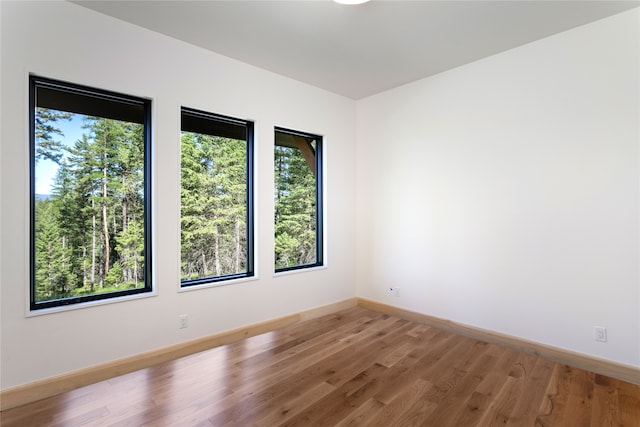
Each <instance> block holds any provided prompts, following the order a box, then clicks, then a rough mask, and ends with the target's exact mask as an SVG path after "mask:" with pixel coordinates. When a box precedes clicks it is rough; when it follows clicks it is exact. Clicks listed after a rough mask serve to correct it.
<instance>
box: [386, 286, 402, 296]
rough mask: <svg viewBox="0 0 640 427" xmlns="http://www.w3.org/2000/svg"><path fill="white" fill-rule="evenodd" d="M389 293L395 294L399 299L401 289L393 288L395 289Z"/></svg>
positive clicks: (391, 289)
mask: <svg viewBox="0 0 640 427" xmlns="http://www.w3.org/2000/svg"><path fill="white" fill-rule="evenodd" d="M389 292H393V294H394V295H395V296H396V297H399V296H400V287H397V286H393V287H391V288H389Z"/></svg>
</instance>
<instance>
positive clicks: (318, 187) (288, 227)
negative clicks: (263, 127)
mask: <svg viewBox="0 0 640 427" xmlns="http://www.w3.org/2000/svg"><path fill="white" fill-rule="evenodd" d="M274 154H275V156H274V176H275V183H274V190H275V195H274V197H275V269H276V272H281V271H287V270H295V269H301V268H308V267H316V266H320V265H322V264H323V246H322V137H320V136H317V135H311V134H307V133H301V132H296V131H291V130H286V129H281V128H276V130H275V153H274Z"/></svg>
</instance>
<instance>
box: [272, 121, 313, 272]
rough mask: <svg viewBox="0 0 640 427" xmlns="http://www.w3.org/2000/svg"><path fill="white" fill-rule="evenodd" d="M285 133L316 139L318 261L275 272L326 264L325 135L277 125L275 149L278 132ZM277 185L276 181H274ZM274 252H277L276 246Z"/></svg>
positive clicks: (276, 269) (275, 141) (281, 268)
mask: <svg viewBox="0 0 640 427" xmlns="http://www.w3.org/2000/svg"><path fill="white" fill-rule="evenodd" d="M278 132H280V133H284V134H288V135H291V136H298V137H302V138H305V139H306V140H308V141H315V142H316V148H315V168H316V188H315V196H316V261H315V262H313V263H306V264H298V265H292V266H287V267H279V268H275V266H274V269H275V273H284V272H287V271H295V270H304V269H310V268H315V267H322V266H324V245H325V243H324V209H323V207H324V200H323V179H324V177H323V171H324V169H323V167H322V165H323V156H324V145H323V142H324V140H323V137H322V135H318V134H313V133H309V132H303V131H298V130H293V129H288V128H284V127H279V126H276V127H274V133H273V134H274V150H275V147H276V146H278V145H280V144H278V143H277V136H276V134H277V133H278ZM274 185H275V181H274ZM274 226H275V218H274ZM274 254H275V246H274Z"/></svg>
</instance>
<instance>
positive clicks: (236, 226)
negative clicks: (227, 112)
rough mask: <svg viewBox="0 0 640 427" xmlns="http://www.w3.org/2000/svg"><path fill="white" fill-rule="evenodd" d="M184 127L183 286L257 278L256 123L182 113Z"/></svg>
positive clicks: (187, 111) (185, 110) (182, 158)
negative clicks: (253, 165)
mask: <svg viewBox="0 0 640 427" xmlns="http://www.w3.org/2000/svg"><path fill="white" fill-rule="evenodd" d="M182 129H183V132H182V141H181V162H182V175H181V194H180V213H181V243H180V244H181V279H182V284H183V286H188V285H195V284H201V283H208V282H213V281H219V280H224V279H232V278H238V277H246V276H250V275H253V262H252V259H253V257H252V236H253V230H252V222H251V216H252V215H251V212H250V209H251V204H250V200H251V191H250V178H249V177H250V173H249V172H250V165H251V162H250V148H251V138H250V131H251V125H250V124H248V123H246V122H240V121H237V122H227V121H226V120H225V119H223V118H222V117H220V116H215V115H212V114H208V113H203V112H198V111H195V110H188V109H183V114H182ZM187 130H188V131H187Z"/></svg>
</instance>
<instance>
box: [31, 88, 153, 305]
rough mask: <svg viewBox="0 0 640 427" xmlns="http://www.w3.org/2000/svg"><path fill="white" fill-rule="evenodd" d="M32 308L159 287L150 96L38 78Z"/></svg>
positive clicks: (34, 121)
mask: <svg viewBox="0 0 640 427" xmlns="http://www.w3.org/2000/svg"><path fill="white" fill-rule="evenodd" d="M29 83H30V84H29V88H30V90H29V103H30V104H29V114H30V119H29V120H30V162H31V166H30V171H31V173H30V177H31V178H30V181H31V257H30V258H31V291H30V295H31V304H30V305H31V310H37V309H42V308H50V307H56V306H63V305H69V304H76V303H82V302H88V301H94V300H102V299H107V298H115V297H120V296H124V295H131V294H139V293H144V292H150V291H151V252H150V251H151V245H150V238H151V237H150V230H151V227H150V219H151V215H150V206H151V201H150V195H151V191H150V170H151V156H150V146H151V144H150V138H151V135H150V130H151V101H149V100H147V99H141V98H137V97H133V96H128V95H122V94H118V93H114V92H108V91H104V90H99V89H93V88H89V87H85V86H79V85H75V84H69V83H64V82H60V81H55V80H50V79H45V78H41V77H35V76H31V77H30V79H29Z"/></svg>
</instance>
